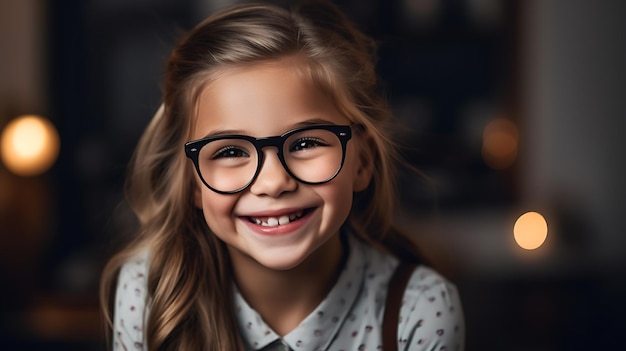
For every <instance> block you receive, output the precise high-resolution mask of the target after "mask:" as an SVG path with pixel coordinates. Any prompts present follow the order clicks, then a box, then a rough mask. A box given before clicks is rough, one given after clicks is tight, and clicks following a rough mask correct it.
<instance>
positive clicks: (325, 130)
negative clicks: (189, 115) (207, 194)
mask: <svg viewBox="0 0 626 351" xmlns="http://www.w3.org/2000/svg"><path fill="white" fill-rule="evenodd" d="M350 138H352V130H351V128H350V126H341V125H315V126H307V127H303V128H298V129H294V130H291V131H289V132H286V133H285V134H283V135H280V136H271V137H265V138H254V137H251V136H248V135H219V136H212V137H207V138H203V139H199V140H194V141H190V142H188V143H186V144H185V154H186V155H187V157H189V158H190V159H191V160H192V161H193V164H194V166H195V168H196V171H197V172H198V175H199V176H200V179H201V180H202V182H203V183H204V185H206V186H207V187H208V188H209V189H211V190H213V191H215V192H217V193H220V194H234V193H238V192H240V191H243V190H245V189H246V188H248V187H249V186H250V184H252V183H253V182H254V180H255V179H256V177H257V176H258V174H259V172H260V171H261V165H262V164H263V148H266V147H269V146H272V147H275V148H276V149H277V151H278V158H279V159H280V162H281V163H282V165H283V167H284V168H285V170H286V171H287V173H288V174H289V175H290V176H292V177H293V178H295V179H296V180H298V181H299V182H301V183H305V184H323V183H326V182H329V181H331V180H332V179H333V178H335V177H336V176H337V174H339V172H340V171H341V168H342V167H343V162H344V160H345V157H346V145H347V143H348V140H350Z"/></svg>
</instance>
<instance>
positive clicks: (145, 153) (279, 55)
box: [100, 1, 416, 350]
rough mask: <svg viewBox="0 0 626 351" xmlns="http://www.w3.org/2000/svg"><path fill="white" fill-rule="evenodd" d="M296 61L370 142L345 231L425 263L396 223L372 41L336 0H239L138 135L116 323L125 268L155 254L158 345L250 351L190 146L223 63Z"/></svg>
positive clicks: (179, 50) (217, 19)
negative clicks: (200, 104) (201, 201)
mask: <svg viewBox="0 0 626 351" xmlns="http://www.w3.org/2000/svg"><path fill="white" fill-rule="evenodd" d="M289 57H296V58H298V65H299V68H300V69H301V70H302V72H303V73H304V74H305V76H306V77H307V78H310V79H311V80H312V82H313V83H314V84H316V86H317V87H319V88H320V89H322V90H323V91H324V92H325V93H327V94H328V95H329V96H331V97H333V99H334V101H335V103H336V105H337V107H338V109H339V110H340V112H342V113H343V114H344V115H345V116H346V117H347V118H348V119H350V120H351V121H352V122H353V123H354V124H357V125H359V126H361V128H360V131H359V133H362V134H363V135H364V137H365V138H367V140H368V143H367V144H368V145H369V147H371V153H370V154H371V155H372V158H371V160H369V161H368V162H372V163H373V169H374V172H373V177H372V181H371V182H370V185H369V186H368V188H367V189H366V190H365V191H363V192H361V193H358V194H356V195H355V198H354V202H353V208H352V210H351V213H350V215H349V217H348V220H347V222H346V224H345V226H347V227H349V228H350V230H352V231H353V232H355V233H356V234H357V235H359V236H360V237H362V238H363V239H364V240H366V241H368V242H370V243H371V244H373V245H377V246H380V247H382V248H384V249H386V250H388V251H390V252H391V253H393V254H395V255H396V256H398V257H399V258H401V259H404V260H413V261H414V260H416V255H415V252H416V251H415V250H413V248H412V244H411V242H410V241H409V240H408V239H407V238H406V237H404V236H402V234H401V233H400V232H399V231H398V230H396V229H395V228H394V227H393V220H392V219H393V216H394V204H395V200H396V199H395V197H394V184H395V165H396V163H397V162H396V161H397V156H398V155H397V152H396V147H395V145H394V143H393V141H392V139H391V134H390V132H391V131H390V128H389V122H390V112H389V109H388V107H387V105H386V103H385V101H384V99H383V98H382V96H381V94H380V92H379V87H378V84H377V77H376V73H375V61H376V45H375V43H374V42H373V41H372V40H370V39H369V38H368V37H366V36H365V35H364V34H362V33H361V32H360V31H358V30H357V29H356V27H355V26H354V25H352V24H351V22H350V21H349V20H348V19H347V18H346V17H345V16H344V15H343V14H342V13H341V12H340V11H339V10H338V9H337V8H336V7H335V6H334V5H333V4H332V3H330V2H319V1H317V2H307V3H301V4H300V5H298V6H296V7H293V8H291V9H285V8H282V7H277V6H274V5H268V4H247V5H239V6H236V7H232V8H230V9H228V10H226V11H224V12H222V13H219V14H217V15H214V16H211V17H209V18H207V19H206V20H205V21H203V22H202V23H200V24H199V25H198V26H196V27H195V28H194V29H193V30H192V31H191V32H190V33H189V34H188V35H186V36H185V37H184V38H183V39H182V41H180V42H179V44H178V45H177V47H176V48H175V49H174V51H173V52H172V54H171V57H170V58H169V60H168V62H167V66H166V75H165V81H164V86H163V104H162V106H161V107H160V108H159V110H158V111H157V113H156V114H155V116H154V118H153V119H152V121H151V122H150V124H149V125H148V127H147V129H146V130H145V132H144V134H143V135H142V137H141V139H140V141H139V144H138V146H137V148H136V150H135V153H134V155H133V158H132V160H131V163H130V167H129V175H128V177H127V182H126V194H127V201H128V203H129V204H130V206H131V208H132V210H133V211H134V213H135V214H136V216H137V218H138V219H139V224H140V228H139V233H138V235H137V236H136V238H135V239H134V240H133V241H132V242H131V243H130V244H129V245H128V246H127V247H126V248H125V249H124V250H122V251H121V252H119V253H118V254H116V255H115V256H113V257H112V258H111V259H110V260H109V262H108V264H107V265H106V267H105V269H104V271H103V275H102V284H101V292H100V294H101V301H102V306H103V310H104V315H105V318H106V322H107V325H108V326H109V329H110V326H111V314H112V312H111V311H112V304H113V298H114V296H113V295H114V290H115V289H114V287H115V284H116V280H117V274H118V272H119V269H120V267H121V266H122V265H123V264H124V263H125V262H127V261H128V260H129V259H131V258H132V257H134V256H136V255H138V254H139V253H141V252H145V251H148V252H149V253H150V265H149V272H148V283H147V284H148V286H147V288H148V293H149V299H150V312H149V313H148V315H147V316H146V321H147V327H146V328H145V337H146V339H145V340H146V342H147V345H148V347H149V349H150V350H236V349H243V347H242V341H241V337H240V335H239V333H238V324H237V321H236V317H235V313H234V311H233V307H232V304H233V301H232V296H233V292H232V285H231V284H232V282H231V276H232V274H231V267H230V261H229V257H228V253H227V250H226V247H225V244H224V243H223V242H221V241H220V240H219V239H218V238H217V237H216V236H215V235H213V234H212V233H211V231H210V230H209V228H208V226H207V225H206V222H205V219H204V217H203V215H202V213H201V211H200V210H199V209H197V208H196V206H195V205H194V201H193V199H194V196H193V193H194V187H196V186H198V185H197V184H196V183H195V179H194V176H193V168H192V166H191V164H190V163H189V161H188V160H187V159H186V157H185V155H184V151H183V144H184V143H185V142H186V141H187V140H188V138H189V137H190V133H191V130H192V128H193V120H194V118H193V116H194V112H195V109H196V104H197V100H198V96H199V94H200V92H201V91H202V89H203V88H204V87H205V86H206V85H207V84H209V83H210V82H211V80H212V79H213V77H215V75H216V74H218V73H219V71H220V70H222V69H224V68H229V67H234V66H242V65H244V66H245V65H250V64H255V63H260V62H268V61H276V60H280V59H284V58H289ZM372 228H375V229H372ZM198 277H202V279H198Z"/></svg>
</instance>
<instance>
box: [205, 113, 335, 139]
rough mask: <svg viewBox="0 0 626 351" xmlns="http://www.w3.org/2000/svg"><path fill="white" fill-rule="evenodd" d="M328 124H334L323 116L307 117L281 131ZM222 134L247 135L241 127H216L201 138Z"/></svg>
mask: <svg viewBox="0 0 626 351" xmlns="http://www.w3.org/2000/svg"><path fill="white" fill-rule="evenodd" d="M328 124H331V125H333V124H335V123H332V122H330V121H329V120H326V119H323V118H312V119H307V120H306V121H302V122H299V123H296V124H294V125H292V126H291V127H290V128H289V129H287V130H285V131H284V132H283V133H286V132H288V131H290V130H293V129H298V128H302V127H308V126H318V125H328ZM283 133H281V134H283ZM222 135H249V134H248V133H247V132H246V131H245V130H243V129H217V130H214V131H211V132H209V133H208V134H206V135H204V136H203V137H202V139H204V138H210V137H216V136H222Z"/></svg>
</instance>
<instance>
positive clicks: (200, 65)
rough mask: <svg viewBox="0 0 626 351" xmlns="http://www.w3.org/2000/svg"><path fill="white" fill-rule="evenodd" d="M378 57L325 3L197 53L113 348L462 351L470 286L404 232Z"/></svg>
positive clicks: (176, 61)
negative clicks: (464, 302) (437, 267)
mask: <svg viewBox="0 0 626 351" xmlns="http://www.w3.org/2000/svg"><path fill="white" fill-rule="evenodd" d="M374 54H375V53H374V46H373V45H372V42H371V41H370V40H369V39H368V38H366V37H365V36H364V35H363V34H361V33H360V32H359V31H357V30H356V29H355V28H354V27H353V26H352V25H351V24H350V23H349V22H348V20H347V19H346V18H345V17H344V16H343V15H342V14H341V13H340V12H339V11H338V10H337V9H336V7H334V6H333V5H332V4H329V3H319V2H318V3H311V4H302V5H300V6H299V7H297V8H294V9H291V10H286V9H283V8H279V7H274V6H271V5H240V6H238V7H234V8H232V9H229V10H227V11H225V12H222V13H220V14H218V15H215V16H212V17H210V18H208V19H207V20H205V21H204V22H202V23H201V24H200V25H198V26H197V27H196V28H195V29H194V30H193V31H192V32H191V33H190V34H189V35H188V36H187V37H186V38H184V40H183V41H182V42H181V43H180V44H179V45H178V47H177V48H176V49H175V50H174V52H173V54H172V55H171V58H170V59H169V62H168V65H167V72H166V77H165V84H164V96H163V105H162V106H161V108H160V109H159V111H158V112H157V113H156V115H155V116H154V119H153V120H152V122H151V123H150V125H149V126H148V128H147V130H146V131H145V133H144V135H143V137H142V138H141V141H140V142H139V145H138V148H137V150H136V153H135V155H134V158H133V161H132V167H131V173H130V177H129V179H128V190H129V192H128V195H129V202H130V204H131V206H132V208H133V210H134V211H135V213H136V215H137V217H138V219H139V222H140V231H139V234H138V236H137V238H136V239H135V240H134V241H133V242H132V244H131V245H130V246H128V247H127V248H126V249H125V250H124V251H122V252H121V253H119V254H117V255H116V256H115V257H113V258H112V259H111V261H110V262H109V263H108V265H107V267H106V268H105V270H104V273H103V280H102V281H103V285H102V298H103V304H104V309H105V316H106V317H107V320H108V323H109V325H110V326H111V329H112V332H113V335H112V340H113V349H115V350H142V349H143V350H222V351H223V350H378V349H382V348H383V347H384V349H385V350H391V349H394V348H396V347H397V348H398V349H401V350H462V349H463V341H464V326H463V319H462V308H461V304H460V300H459V296H458V294H457V291H456V290H455V287H454V286H453V285H451V284H450V283H449V282H447V281H446V280H445V279H444V278H442V277H441V276H440V275H438V274H437V273H436V272H434V271H433V270H432V269H429V268H427V267H425V266H423V265H414V266H409V265H407V263H413V264H416V263H419V261H418V259H417V256H416V255H415V250H414V249H413V246H412V245H411V244H410V241H409V240H408V239H407V238H405V237H403V236H402V235H401V234H400V233H399V232H398V230H396V229H395V228H394V226H393V215H394V209H393V205H394V203H395V199H394V196H393V184H394V174H393V169H394V164H393V160H394V159H395V156H396V153H395V150H394V148H393V143H392V141H391V140H390V135H389V124H390V120H389V112H388V109H387V107H386V106H385V104H384V102H383V101H382V99H381V96H380V95H379V93H378V92H377V82H376V76H375V72H374V63H373V61H374ZM400 262H402V264H400ZM397 267H403V268H402V269H400V270H396V268H397ZM397 272H404V273H407V274H406V275H405V277H404V279H405V282H404V283H405V285H404V284H403V282H402V279H403V278H402V276H401V273H397ZM392 277H394V278H393V281H394V282H393V283H392V282H391V281H392ZM396 280H397V281H398V282H399V283H397V284H396V283H395V281H396ZM407 281H408V282H407ZM389 335H391V336H389ZM389 340H391V342H389Z"/></svg>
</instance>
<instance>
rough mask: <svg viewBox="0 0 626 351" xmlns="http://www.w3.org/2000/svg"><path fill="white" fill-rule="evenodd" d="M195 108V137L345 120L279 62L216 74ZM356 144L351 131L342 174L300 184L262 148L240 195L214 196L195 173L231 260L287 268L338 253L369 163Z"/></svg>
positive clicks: (200, 199)
mask: <svg viewBox="0 0 626 351" xmlns="http://www.w3.org/2000/svg"><path fill="white" fill-rule="evenodd" d="M196 111H197V120H196V121H195V122H196V123H195V126H194V128H193V130H192V138H193V139H194V140H195V139H200V138H203V137H205V136H208V135H215V134H243V135H249V136H252V137H256V138H260V137H269V136H277V135H281V134H283V133H285V132H287V131H290V130H292V129H295V128H298V127H302V126H304V125H310V124H336V125H349V124H350V121H349V120H348V119H347V118H346V117H345V116H343V115H342V114H341V113H339V111H338V110H337V109H336V107H335V105H334V103H333V101H332V99H330V98H329V97H328V96H326V95H324V94H323V93H322V92H321V91H319V89H317V88H316V87H315V86H314V85H313V84H312V83H310V82H309V81H308V80H307V79H304V78H302V77H301V76H299V75H298V73H297V71H296V70H295V67H294V64H293V63H287V62H283V61H280V62H276V63H273V64H268V63H265V64H257V65H252V66H247V67H238V68H229V69H226V70H224V71H223V72H220V74H219V75H218V76H217V78H216V79H215V80H213V81H212V82H211V83H210V84H209V85H208V86H207V87H206V88H205V89H204V90H203V91H202V93H201V95H200V98H199V101H198V108H197V110H196ZM359 142H360V141H359V138H358V136H357V135H356V133H353V136H352V139H351V140H350V141H349V142H348V145H347V148H346V159H345V162H344V165H343V168H342V170H341V172H340V173H339V174H338V175H337V176H336V177H335V178H334V179H333V180H331V181H330V182H328V183H325V184H320V185H306V184H303V183H300V182H298V181H297V180H295V179H294V178H292V177H291V176H290V175H289V174H288V173H287V171H286V170H285V169H284V168H283V166H282V164H281V162H280V160H279V158H278V156H277V153H276V151H277V150H276V148H274V147H266V148H264V149H263V156H264V158H263V163H262V165H261V169H260V173H259V175H258V177H257V178H256V180H255V181H254V182H253V183H252V184H251V185H250V186H249V187H248V188H247V189H246V190H244V191H242V192H239V193H236V194H228V195H224V194H219V193H216V192H214V191H212V190H210V189H209V188H207V187H206V186H205V185H204V184H202V182H201V181H200V179H199V178H198V177H196V178H197V184H198V186H197V191H196V205H197V206H198V207H200V208H202V210H203V212H204V217H205V219H206V222H207V224H208V226H209V228H211V230H212V231H213V233H215V235H217V236H218V237H219V238H220V239H221V240H223V241H224V242H225V243H226V244H227V245H228V248H229V251H230V254H231V258H232V261H233V264H234V265H235V266H237V265H238V264H239V262H243V261H246V262H253V263H254V264H260V265H262V266H264V267H266V268H269V269H273V270H286V269H291V268H294V267H296V266H298V265H300V264H301V263H303V262H304V261H305V260H307V259H309V260H313V261H314V260H316V259H318V258H319V259H324V260H325V261H327V260H332V259H333V258H337V256H338V255H340V254H341V244H340V241H339V235H338V232H339V228H340V227H341V225H342V224H343V223H344V221H345V220H346V218H347V216H348V214H349V212H350V208H351V204H352V194H353V192H355V191H360V190H363V189H365V187H366V186H367V185H368V184H369V181H370V178H371V169H370V168H371V167H368V164H369V163H371V162H368V161H367V157H360V156H359V149H360V147H359ZM363 149H365V148H363ZM361 154H363V152H361ZM363 160H366V161H365V162H364V161H363ZM311 171H315V170H311ZM286 219H289V220H286ZM277 222H279V223H280V224H278V225H276V223H277ZM259 223H261V224H259ZM268 224H269V225H268ZM329 256H330V257H329ZM311 263H313V264H315V262H311Z"/></svg>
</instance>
